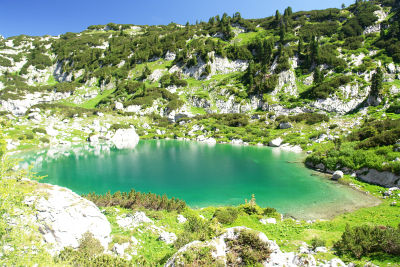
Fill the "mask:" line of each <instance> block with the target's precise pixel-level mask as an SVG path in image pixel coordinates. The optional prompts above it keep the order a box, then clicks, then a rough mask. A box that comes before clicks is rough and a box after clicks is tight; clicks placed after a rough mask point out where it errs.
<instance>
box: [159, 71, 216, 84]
mask: <svg viewBox="0 0 400 267" xmlns="http://www.w3.org/2000/svg"><path fill="white" fill-rule="evenodd" d="M207 66H209V65H207ZM160 84H161V86H162V87H164V88H167V87H168V86H171V85H175V86H177V87H186V86H187V81H185V80H183V79H180V77H179V75H178V74H177V73H174V74H165V75H163V76H162V77H161V78H160Z"/></svg>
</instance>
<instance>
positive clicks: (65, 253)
mask: <svg viewBox="0 0 400 267" xmlns="http://www.w3.org/2000/svg"><path fill="white" fill-rule="evenodd" d="M103 251H104V248H103V247H102V245H101V244H100V242H99V241H98V240H97V239H95V238H94V237H93V235H92V234H91V233H89V232H87V233H85V234H84V235H83V237H82V239H81V240H80V245H79V248H78V249H77V250H74V249H72V248H65V249H64V250H62V251H61V252H60V254H59V255H57V256H56V257H55V258H54V261H55V262H56V263H62V264H63V265H64V264H66V263H68V264H70V265H72V266H100V267H108V266H115V267H125V266H131V265H132V263H130V262H129V261H127V260H125V259H123V258H121V257H114V256H111V255H107V254H103V253H102V252H103Z"/></svg>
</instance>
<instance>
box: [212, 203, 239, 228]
mask: <svg viewBox="0 0 400 267" xmlns="http://www.w3.org/2000/svg"><path fill="white" fill-rule="evenodd" d="M237 217H238V210H237V208H234V207H228V208H220V209H217V210H216V211H215V212H214V218H216V219H217V220H218V222H220V223H222V224H231V223H233V222H234V221H235V220H236V219H237Z"/></svg>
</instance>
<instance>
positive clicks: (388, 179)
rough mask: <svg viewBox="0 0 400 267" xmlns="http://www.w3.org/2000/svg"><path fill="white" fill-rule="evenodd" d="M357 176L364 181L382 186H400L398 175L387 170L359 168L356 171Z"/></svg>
mask: <svg viewBox="0 0 400 267" xmlns="http://www.w3.org/2000/svg"><path fill="white" fill-rule="evenodd" d="M356 174H357V177H358V178H360V179H361V180H363V181H364V182H367V183H371V184H376V185H380V186H384V187H400V176H399V175H396V174H394V173H392V172H388V171H383V172H380V171H377V170H374V169H366V168H364V169H361V170H358V171H356Z"/></svg>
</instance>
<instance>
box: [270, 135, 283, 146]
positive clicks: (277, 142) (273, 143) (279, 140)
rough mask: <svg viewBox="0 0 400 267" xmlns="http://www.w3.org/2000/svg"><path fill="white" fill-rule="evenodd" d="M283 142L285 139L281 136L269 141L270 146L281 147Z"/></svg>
mask: <svg viewBox="0 0 400 267" xmlns="http://www.w3.org/2000/svg"><path fill="white" fill-rule="evenodd" d="M282 142H283V139H282V138H280V137H278V138H276V139H274V140H271V141H270V142H269V143H268V146H272V147H279V146H280V145H281V144H282Z"/></svg>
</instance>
